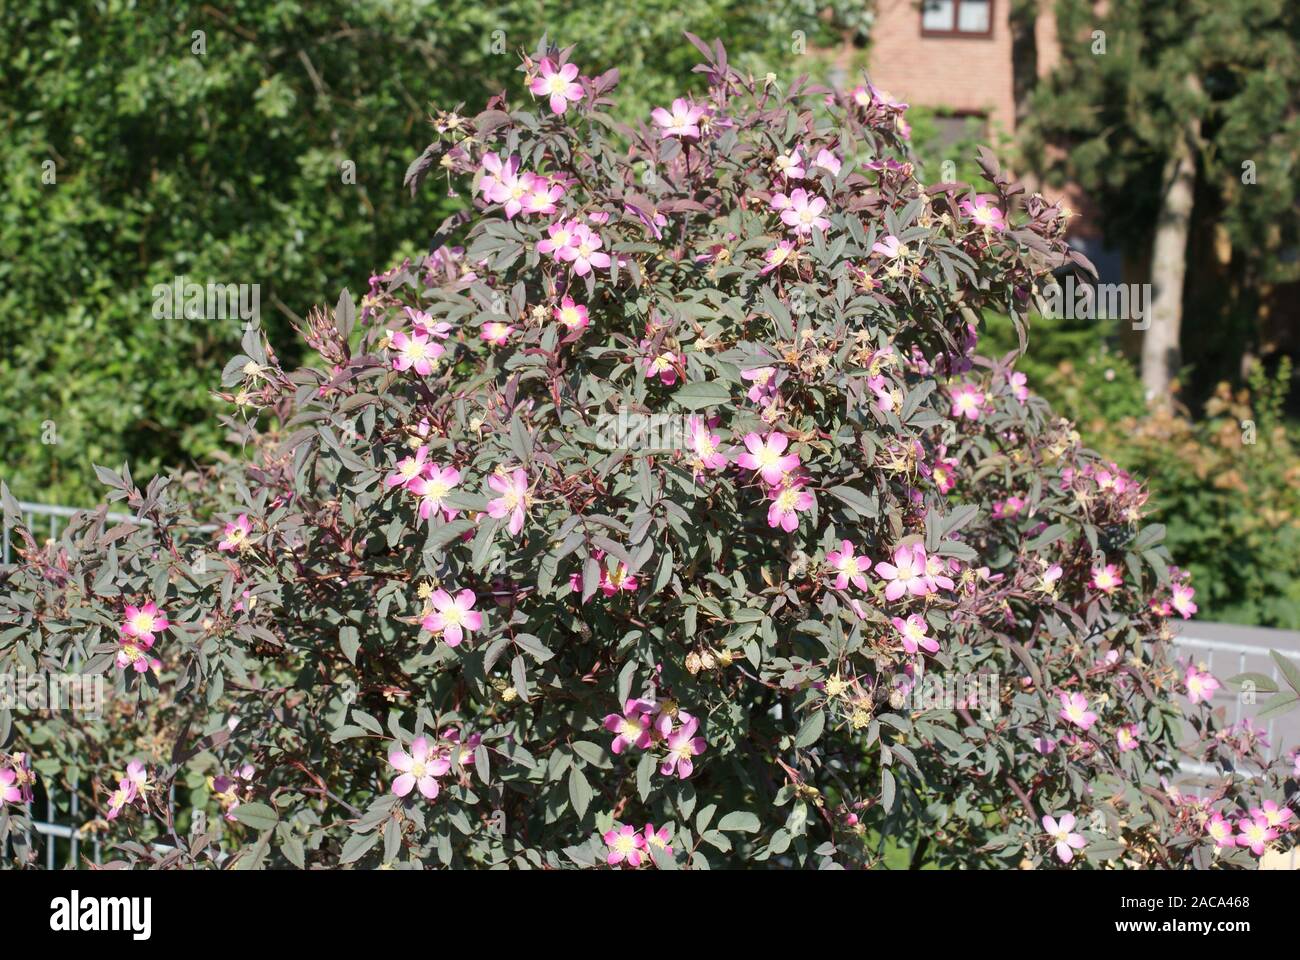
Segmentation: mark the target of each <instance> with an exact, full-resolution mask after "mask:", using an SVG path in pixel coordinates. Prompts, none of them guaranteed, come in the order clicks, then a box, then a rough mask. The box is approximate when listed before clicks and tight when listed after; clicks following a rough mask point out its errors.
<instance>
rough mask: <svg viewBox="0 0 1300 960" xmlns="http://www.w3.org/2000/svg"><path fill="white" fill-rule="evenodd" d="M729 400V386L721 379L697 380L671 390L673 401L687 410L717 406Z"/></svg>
mask: <svg viewBox="0 0 1300 960" xmlns="http://www.w3.org/2000/svg"><path fill="white" fill-rule="evenodd" d="M730 400H731V388H730V387H728V386H727V385H726V384H725V383H723V382H722V381H721V380H697V381H694V382H692V383H684V384H682V385H681V386H680V387H678V388H677V389H676V390H674V391H673V402H674V403H676V404H677V405H678V406H681V407H686V408H687V409H688V410H700V409H703V408H704V407H718V406H722V405H723V404H725V403H728V402H729V401H730Z"/></svg>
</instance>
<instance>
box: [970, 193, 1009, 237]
mask: <svg viewBox="0 0 1300 960" xmlns="http://www.w3.org/2000/svg"><path fill="white" fill-rule="evenodd" d="M997 199H998V198H997V197H995V196H993V195H992V194H988V193H981V194H977V195H976V196H975V198H974V199H973V200H963V201H962V202H961V203H960V204H958V209H960V210H961V212H962V213H964V214H966V216H968V217H970V218H971V220H973V221H975V224H976V226H980V227H985V228H987V229H989V230H997V231H1003V230H1006V228H1007V220H1006V216H1005V215H1004V214H1003V213H1002V211H1001V210H999V209H998V208H997V207H995V206H993V204H994V203H995V202H996V201H997Z"/></svg>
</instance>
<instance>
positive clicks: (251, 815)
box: [231, 803, 280, 830]
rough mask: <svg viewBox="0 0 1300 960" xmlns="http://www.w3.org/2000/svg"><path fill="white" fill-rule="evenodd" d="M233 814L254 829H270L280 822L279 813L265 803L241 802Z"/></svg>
mask: <svg viewBox="0 0 1300 960" xmlns="http://www.w3.org/2000/svg"><path fill="white" fill-rule="evenodd" d="M231 815H232V816H233V817H234V818H235V819H236V820H238V821H239V822H240V823H244V824H247V825H248V826H250V827H252V828H253V829H254V830H270V829H271V828H272V827H274V826H275V825H276V824H277V823H279V822H280V816H279V814H277V813H276V812H275V811H274V810H272V809H271V808H270V807H268V806H267V805H266V804H264V803H241V804H240V805H239V806H237V807H235V809H234V812H233V813H232V814H231Z"/></svg>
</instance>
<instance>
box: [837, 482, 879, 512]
mask: <svg viewBox="0 0 1300 960" xmlns="http://www.w3.org/2000/svg"><path fill="white" fill-rule="evenodd" d="M826 492H827V493H829V494H830V495H831V496H832V497H835V499H837V500H839V501H840V502H841V503H844V504H847V505H848V506H849V508H850V509H852V510H853V512H854V513H856V514H857V515H858V516H860V517H864V518H871V517H874V516H876V514H878V513H879V512H880V508H879V506H878V505H877V503H876V502H875V501H874V500H872V499H871V498H870V497H868V496H867V495H866V494H865V493H863V492H861V491H860V490H855V489H854V488H853V487H846V486H843V485H840V486H837V487H831V488H830V489H829V490H827V491H826Z"/></svg>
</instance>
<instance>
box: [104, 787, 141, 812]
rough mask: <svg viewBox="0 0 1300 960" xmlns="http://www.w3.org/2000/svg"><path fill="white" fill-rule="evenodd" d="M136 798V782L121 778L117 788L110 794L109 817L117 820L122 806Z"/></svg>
mask: <svg viewBox="0 0 1300 960" xmlns="http://www.w3.org/2000/svg"><path fill="white" fill-rule="evenodd" d="M133 800H135V784H134V783H132V782H131V781H130V780H119V781H118V782H117V789H116V790H114V791H113V792H111V793H110V794H109V795H108V819H109V820H116V819H117V817H118V814H120V813H121V812H122V808H123V807H125V806H127V804H129V803H131V802H132V801H133Z"/></svg>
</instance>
